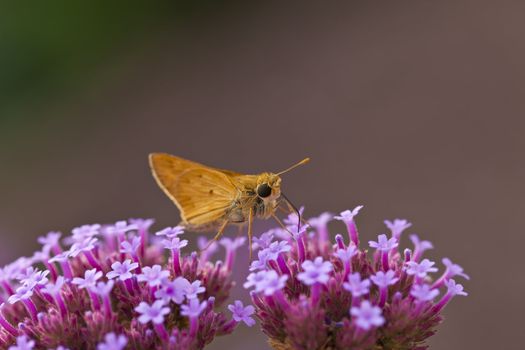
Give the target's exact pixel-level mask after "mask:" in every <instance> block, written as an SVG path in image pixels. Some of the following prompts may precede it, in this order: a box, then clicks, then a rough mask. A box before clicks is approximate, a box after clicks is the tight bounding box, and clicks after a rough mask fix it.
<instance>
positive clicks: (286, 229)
mask: <svg viewBox="0 0 525 350" xmlns="http://www.w3.org/2000/svg"><path fill="white" fill-rule="evenodd" d="M272 218H274V219H275V221H277V223H278V224H279V226H281V228H282V229H283V230H285V231H286V232H288V233H289V234H290V236H292V237H293V234H292V233H291V232H290V230H288V228H286V226H284V224H283V222H282V221H281V219H279V217H278V216H277V215H275V214H274V213H272Z"/></svg>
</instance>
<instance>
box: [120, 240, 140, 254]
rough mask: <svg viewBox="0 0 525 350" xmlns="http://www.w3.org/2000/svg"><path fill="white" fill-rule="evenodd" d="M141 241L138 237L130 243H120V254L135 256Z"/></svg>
mask: <svg viewBox="0 0 525 350" xmlns="http://www.w3.org/2000/svg"><path fill="white" fill-rule="evenodd" d="M140 244H141V239H140V237H133V239H132V240H131V242H128V241H124V242H121V243H120V246H121V248H122V253H128V254H130V255H132V256H134V255H135V254H137V251H138V250H139V248H140Z"/></svg>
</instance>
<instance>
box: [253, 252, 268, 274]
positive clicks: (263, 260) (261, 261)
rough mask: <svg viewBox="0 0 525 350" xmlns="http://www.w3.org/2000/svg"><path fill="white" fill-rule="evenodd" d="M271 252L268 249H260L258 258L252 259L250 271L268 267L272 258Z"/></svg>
mask: <svg viewBox="0 0 525 350" xmlns="http://www.w3.org/2000/svg"><path fill="white" fill-rule="evenodd" d="M270 257H271V253H270V251H269V250H268V249H263V250H259V252H258V253H257V258H258V259H257V260H254V261H252V263H251V264H250V271H257V270H262V269H265V268H266V267H267V264H268V261H269V260H270Z"/></svg>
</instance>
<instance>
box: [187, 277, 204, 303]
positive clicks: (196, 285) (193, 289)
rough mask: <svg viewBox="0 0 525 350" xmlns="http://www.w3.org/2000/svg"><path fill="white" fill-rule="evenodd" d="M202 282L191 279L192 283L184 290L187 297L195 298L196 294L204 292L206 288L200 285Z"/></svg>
mask: <svg viewBox="0 0 525 350" xmlns="http://www.w3.org/2000/svg"><path fill="white" fill-rule="evenodd" d="M201 284H202V282H201V281H199V280H196V281H193V282H192V284H190V285H189V286H187V287H186V288H185V290H184V293H185V294H186V298H187V299H195V298H197V297H198V294H201V293H204V292H205V291H206V288H204V287H202V286H201Z"/></svg>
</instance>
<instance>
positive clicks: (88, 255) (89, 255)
mask: <svg viewBox="0 0 525 350" xmlns="http://www.w3.org/2000/svg"><path fill="white" fill-rule="evenodd" d="M84 256H85V257H86V259H87V261H88V263H89V264H90V265H91V267H93V268H94V269H97V270H98V271H102V266H100V264H99V263H98V262H97V259H95V257H94V256H93V254H92V253H91V252H90V251H89V250H86V251H84Z"/></svg>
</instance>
